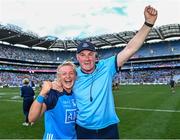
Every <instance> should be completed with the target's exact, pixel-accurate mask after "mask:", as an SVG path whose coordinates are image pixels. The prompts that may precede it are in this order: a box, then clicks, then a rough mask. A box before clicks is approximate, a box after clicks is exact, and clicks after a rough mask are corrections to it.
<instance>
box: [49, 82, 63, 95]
mask: <svg viewBox="0 0 180 140" xmlns="http://www.w3.org/2000/svg"><path fill="white" fill-rule="evenodd" d="M52 88H53V89H55V90H57V91H59V92H62V91H63V88H62V85H61V82H60V81H57V80H55V81H53V82H52Z"/></svg>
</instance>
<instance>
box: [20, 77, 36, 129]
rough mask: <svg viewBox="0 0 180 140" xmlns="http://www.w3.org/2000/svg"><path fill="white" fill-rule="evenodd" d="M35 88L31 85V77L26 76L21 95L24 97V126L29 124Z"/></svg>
mask: <svg viewBox="0 0 180 140" xmlns="http://www.w3.org/2000/svg"><path fill="white" fill-rule="evenodd" d="M34 95H35V93H34V90H33V89H32V87H31V86H30V85H29V79H27V78H25V79H24V80H23V86H22V87H21V97H23V112H24V115H25V118H26V119H25V122H24V123H23V124H22V125H24V126H28V125H29V124H30V123H29V120H28V114H29V109H30V107H31V105H32V103H33V101H34Z"/></svg>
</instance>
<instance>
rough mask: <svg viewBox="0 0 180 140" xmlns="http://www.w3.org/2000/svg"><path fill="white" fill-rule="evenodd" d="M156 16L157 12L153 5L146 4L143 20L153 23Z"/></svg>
mask: <svg viewBox="0 0 180 140" xmlns="http://www.w3.org/2000/svg"><path fill="white" fill-rule="evenodd" d="M157 16H158V12H157V10H156V9H154V8H153V7H151V6H150V5H149V6H146V7H145V9H144V17H145V21H146V22H147V23H149V24H152V25H154V23H155V21H156V19H157Z"/></svg>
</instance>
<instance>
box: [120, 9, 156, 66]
mask: <svg viewBox="0 0 180 140" xmlns="http://www.w3.org/2000/svg"><path fill="white" fill-rule="evenodd" d="M157 15H158V12H157V10H156V9H154V8H153V7H151V6H146V7H145V9H144V17H145V22H144V24H143V26H142V27H141V29H140V30H139V31H138V32H137V34H136V35H135V36H134V37H133V38H132V39H131V40H130V41H129V43H128V44H127V46H126V47H125V48H124V49H123V50H122V51H121V52H119V53H118V55H117V65H118V67H121V66H123V64H124V63H125V62H126V61H127V60H128V59H129V58H130V57H131V56H132V55H133V54H134V53H135V52H136V51H137V50H138V49H139V48H140V47H141V46H142V44H143V43H144V40H145V39H146V37H147V36H148V34H149V32H150V30H151V28H152V26H153V25H154V23H155V21H156V19H157Z"/></svg>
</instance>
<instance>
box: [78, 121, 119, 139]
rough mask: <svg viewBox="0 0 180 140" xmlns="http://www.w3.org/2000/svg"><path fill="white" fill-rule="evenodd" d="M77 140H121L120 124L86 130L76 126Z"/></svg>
mask: <svg viewBox="0 0 180 140" xmlns="http://www.w3.org/2000/svg"><path fill="white" fill-rule="evenodd" d="M76 133H77V139H119V133H118V124H113V125H109V126H108V127H106V128H103V129H96V130H92V129H86V128H83V127H81V126H79V125H76Z"/></svg>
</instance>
